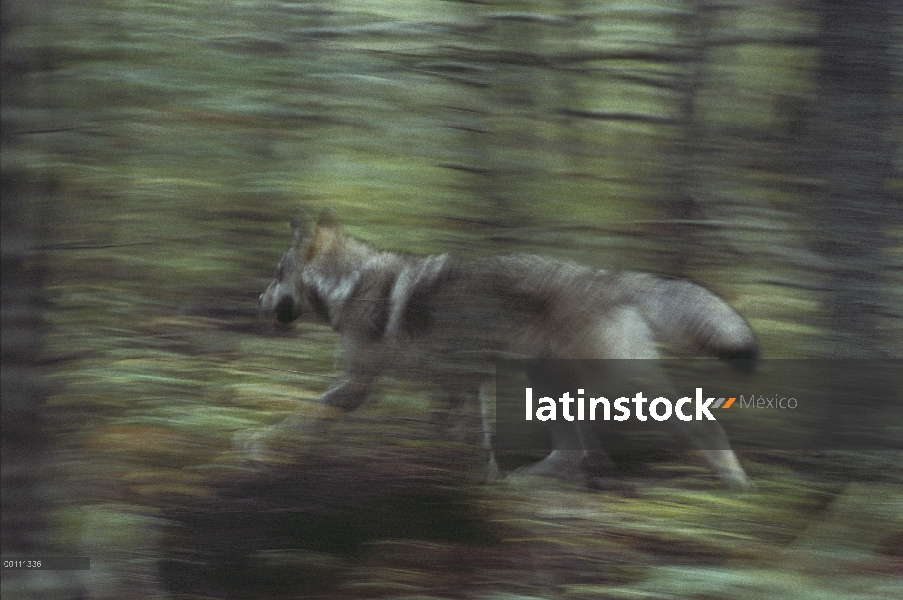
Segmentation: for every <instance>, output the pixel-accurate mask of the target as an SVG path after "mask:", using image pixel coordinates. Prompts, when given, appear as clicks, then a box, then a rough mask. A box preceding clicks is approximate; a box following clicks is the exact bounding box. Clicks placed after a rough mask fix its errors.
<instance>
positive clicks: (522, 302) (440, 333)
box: [259, 209, 758, 488]
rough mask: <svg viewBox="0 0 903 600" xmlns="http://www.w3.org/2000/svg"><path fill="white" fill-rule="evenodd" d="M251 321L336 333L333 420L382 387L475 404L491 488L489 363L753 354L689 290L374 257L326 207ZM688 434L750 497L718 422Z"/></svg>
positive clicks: (300, 232)
mask: <svg viewBox="0 0 903 600" xmlns="http://www.w3.org/2000/svg"><path fill="white" fill-rule="evenodd" d="M259 310H260V311H261V312H262V313H264V314H271V315H274V316H275V318H276V319H277V320H278V321H280V322H282V323H290V322H292V321H295V320H296V319H299V318H300V317H302V316H308V317H314V318H316V319H319V320H322V321H326V322H328V323H329V324H330V325H331V326H332V328H333V329H334V330H335V331H336V332H337V333H338V334H339V336H340V343H339V346H340V349H341V352H342V354H343V357H344V362H345V375H344V378H343V379H342V381H341V382H340V383H338V384H337V385H335V386H334V387H332V388H331V389H329V390H328V391H326V392H325V393H324V394H323V395H322V397H320V399H319V402H320V403H321V404H322V405H325V406H326V407H332V409H335V410H336V411H337V412H339V413H347V412H349V411H353V410H355V409H356V408H358V407H359V406H360V405H361V404H363V403H364V402H365V401H366V400H367V398H368V397H370V396H371V393H372V392H373V389H374V386H375V384H376V382H377V380H378V379H379V378H380V377H382V376H385V375H389V376H393V377H401V378H404V379H407V380H413V381H419V382H423V383H426V384H428V385H429V386H431V387H433V388H435V389H438V390H441V391H443V392H444V394H445V396H446V402H447V403H448V405H449V406H460V405H461V404H462V403H467V402H469V401H471V399H479V405H480V407H481V410H480V414H481V420H482V432H481V433H480V436H481V437H480V440H479V445H480V446H481V447H482V448H483V451H484V452H485V453H486V460H487V471H488V477H489V478H490V479H491V478H494V476H495V475H496V474H497V466H496V462H495V456H494V453H493V451H492V441H491V428H490V424H489V421H488V414H487V407H486V397H487V386H489V385H491V384H492V380H493V378H494V375H495V368H494V365H495V361H496V360H497V359H499V358H618V359H621V358H628V359H652V358H659V357H660V351H659V345H668V346H670V347H671V348H672V349H674V350H676V351H678V352H685V353H689V354H701V355H707V356H713V357H720V358H742V359H754V358H755V357H756V356H757V355H758V342H757V339H756V336H755V334H754V333H753V331H752V330H751V328H750V327H749V325H748V324H747V322H746V321H745V320H744V319H743V317H741V316H740V315H739V314H738V313H737V312H736V311H734V310H733V309H732V308H731V307H730V306H728V305H727V304H726V303H725V302H724V301H723V300H722V299H721V298H719V297H718V296H716V295H715V294H714V293H712V292H710V291H709V290H707V289H705V288H704V287H701V286H699V285H696V284H694V283H691V282H688V281H684V280H678V279H667V278H662V277H658V276H655V275H651V274H645V273H636V272H629V271H620V270H598V269H592V268H590V267H587V266H584V265H582V264H579V263H576V262H570V261H566V260H553V259H547V258H543V257H540V256H533V255H525V254H512V255H505V256H495V257H490V258H485V259H483V260H480V261H476V262H471V263H465V262H459V261H456V260H453V259H452V258H450V257H449V255H447V254H442V255H434V256H414V255H408V254H402V253H397V252H384V251H379V250H375V249H373V248H371V247H370V246H369V245H367V244H365V243H364V242H362V241H360V240H358V239H355V238H353V237H351V236H349V235H348V234H346V233H345V231H344V229H343V228H342V226H341V224H340V223H339V221H338V219H337V217H336V215H335V213H334V212H333V211H331V210H329V209H327V210H325V211H324V212H323V213H322V214H321V216H320V218H319V221H318V222H317V224H316V226H315V228H314V229H313V230H310V229H309V228H308V227H307V226H306V225H305V224H304V223H303V222H300V223H299V222H293V233H292V241H291V244H290V246H289V248H288V250H287V251H286V252H285V254H284V255H283V256H282V259H281V260H280V261H279V264H278V266H277V268H276V273H275V276H274V278H273V281H272V282H271V283H270V284H269V286H268V287H267V289H266V291H264V293H263V294H261V296H260V300H259ZM691 427H692V426H691ZM684 433H685V434H686V435H687V437H688V438H689V439H690V440H691V441H692V442H693V443H694V444H696V445H697V447H699V448H704V449H705V450H704V451H703V452H704V455H705V457H706V459H707V460H708V462H709V463H710V465H711V467H712V468H713V469H714V471H715V472H716V474H717V475H718V476H719V477H720V478H721V479H722V480H723V482H724V483H726V484H727V485H729V486H731V487H739V488H746V487H748V486H749V485H750V481H749V479H748V477H747V476H746V473H745V472H744V470H743V468H742V467H741V466H740V463H739V461H738V460H737V457H736V455H735V454H734V452H733V451H732V450H730V449H729V446H728V445H727V439H726V436H725V434H724V431H723V430H722V429H721V427H720V426H719V425H718V424H717V422H711V421H709V422H706V426H705V427H704V428H702V427H696V428H695V429H694V428H691V429H688V430H686V431H684ZM711 448H724V449H721V450H711ZM589 452H590V451H589V450H586V451H584V452H582V453H581V452H575V451H573V450H553V451H552V453H551V454H550V455H549V456H547V457H546V458H545V459H544V460H543V461H541V462H540V463H538V464H537V465H535V466H534V467H532V468H531V469H532V473H533V474H539V475H547V474H550V475H555V474H559V473H561V472H564V471H568V470H572V469H573V468H574V467H575V465H577V468H578V469H579V468H580V467H579V465H580V462H581V461H586V460H587V458H588V455H589Z"/></svg>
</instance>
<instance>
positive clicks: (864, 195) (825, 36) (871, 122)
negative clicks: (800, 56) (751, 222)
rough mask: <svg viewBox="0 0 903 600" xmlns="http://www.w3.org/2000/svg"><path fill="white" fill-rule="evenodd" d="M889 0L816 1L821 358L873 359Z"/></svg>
mask: <svg viewBox="0 0 903 600" xmlns="http://www.w3.org/2000/svg"><path fill="white" fill-rule="evenodd" d="M893 4H894V1H893V0H863V1H861V2H846V1H844V0H822V1H820V2H819V3H818V4H817V5H816V10H817V12H818V16H819V27H820V30H819V50H820V65H819V70H818V81H817V97H816V113H817V116H816V118H817V123H816V128H817V134H816V140H815V148H816V149H817V156H818V159H817V160H818V163H817V164H816V169H817V171H818V172H819V173H820V175H821V177H822V184H823V186H824V187H823V194H824V196H823V197H824V203H823V205H822V206H820V207H818V212H817V213H816V218H817V219H818V221H819V224H820V229H821V232H822V236H823V237H822V240H821V243H820V249H821V251H822V253H823V254H824V255H825V256H826V258H827V259H828V261H829V264H830V265H831V267H830V268H831V272H830V273H829V274H828V278H829V282H830V284H829V287H828V289H827V291H826V294H825V298H824V304H825V309H826V310H825V314H826V318H827V323H826V328H827V330H828V331H829V335H830V346H831V347H830V349H829V351H828V353H829V355H832V356H836V357H859V358H869V357H881V356H885V355H887V353H888V347H887V345H886V340H882V339H881V333H880V321H881V314H882V306H883V303H882V295H883V292H884V290H883V281H882V278H883V275H884V274H885V264H886V260H887V258H886V254H885V251H886V248H887V240H886V234H885V231H884V229H883V227H884V226H885V224H886V223H887V221H888V218H889V217H890V216H891V213H890V203H891V200H890V196H889V193H888V191H887V187H886V182H887V180H888V178H889V177H890V172H891V167H892V157H893V155H894V151H895V149H894V142H893V141H892V137H891V130H890V105H891V73H892V69H891V67H892V65H891V54H890V46H891V38H892V35H893V23H894V21H893V19H892V15H893V13H894V10H896V9H894V7H893Z"/></svg>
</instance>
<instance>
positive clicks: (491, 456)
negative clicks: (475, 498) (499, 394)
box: [477, 385, 499, 483]
mask: <svg viewBox="0 0 903 600" xmlns="http://www.w3.org/2000/svg"><path fill="white" fill-rule="evenodd" d="M477 395H478V396H479V401H480V424H481V425H482V430H483V431H482V433H483V436H482V440H481V442H482V443H481V447H482V448H483V452H484V453H485V454H486V455H487V456H486V482H487V483H492V482H494V481H495V480H496V479H498V476H499V465H498V463H497V462H496V460H495V449H494V448H493V446H492V421H491V415H490V414H489V392H488V391H487V389H486V386H485V385H482V386H480V391H479V393H478V394H477Z"/></svg>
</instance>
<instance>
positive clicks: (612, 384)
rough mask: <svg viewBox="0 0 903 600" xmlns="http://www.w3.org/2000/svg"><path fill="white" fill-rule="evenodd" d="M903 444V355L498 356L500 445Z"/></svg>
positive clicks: (530, 448) (812, 447)
mask: <svg viewBox="0 0 903 600" xmlns="http://www.w3.org/2000/svg"><path fill="white" fill-rule="evenodd" d="M721 429H723V430H724V431H725V432H726V433H727V439H729V440H730V446H731V447H732V448H734V449H735V450H809V451H822V450H903V360H778V359H775V360H761V361H758V362H756V363H755V364H753V363H751V362H749V361H727V360H714V359H712V360H500V361H498V364H497V393H496V434H495V444H496V447H497V448H498V449H499V450H503V451H505V450H507V451H515V452H536V451H545V450H548V449H549V448H551V447H556V448H559V449H577V448H589V449H592V448H604V449H605V450H607V451H609V452H618V451H644V450H646V451H660V450H687V449H694V448H696V449H719V448H723V447H724V436H721V435H719V430H721Z"/></svg>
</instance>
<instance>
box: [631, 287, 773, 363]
mask: <svg viewBox="0 0 903 600" xmlns="http://www.w3.org/2000/svg"><path fill="white" fill-rule="evenodd" d="M631 287H632V288H633V289H635V290H637V292H639V293H638V294H637V296H636V300H637V301H638V303H639V305H640V307H641V310H642V311H643V313H644V314H645V315H646V318H647V319H648V321H649V324H650V327H651V328H652V331H653V333H654V335H655V338H656V341H658V342H659V343H662V344H665V345H668V346H671V347H672V348H673V349H674V350H675V351H677V352H680V353H688V354H691V355H705V356H713V357H717V358H732V359H747V360H750V361H752V360H753V359H756V358H758V356H759V341H758V339H756V335H755V334H754V333H753V331H752V329H751V328H750V327H749V324H748V323H747V322H746V320H745V319H744V318H743V317H741V316H740V314H739V313H737V311H735V310H734V309H733V308H731V307H730V306H728V305H727V303H726V302H725V301H724V300H722V299H721V298H719V297H718V296H716V295H715V294H714V293H712V292H710V291H709V290H707V289H705V288H704V287H701V286H698V285H696V284H695V283H691V282H689V281H684V280H680V279H665V278H661V277H655V276H653V275H646V274H637V278H636V279H635V280H634V282H633V285H632V286H631Z"/></svg>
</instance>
